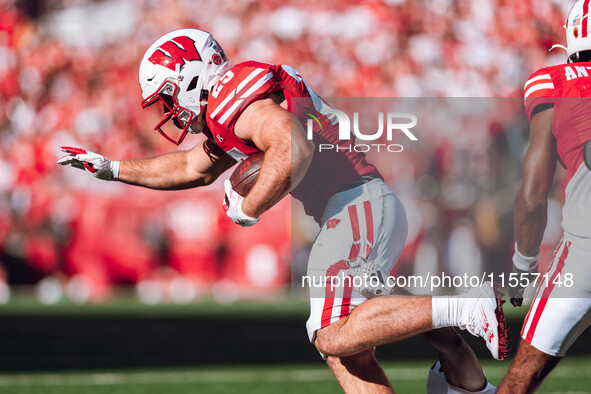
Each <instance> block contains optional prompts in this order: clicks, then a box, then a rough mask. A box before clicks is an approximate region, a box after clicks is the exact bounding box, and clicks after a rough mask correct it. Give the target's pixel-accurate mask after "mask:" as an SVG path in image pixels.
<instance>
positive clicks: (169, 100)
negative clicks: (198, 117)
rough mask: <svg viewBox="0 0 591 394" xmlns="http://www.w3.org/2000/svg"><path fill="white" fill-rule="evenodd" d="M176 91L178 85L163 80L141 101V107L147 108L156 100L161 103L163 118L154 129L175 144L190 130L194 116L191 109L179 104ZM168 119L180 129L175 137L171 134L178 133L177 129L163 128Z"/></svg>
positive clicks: (178, 143) (181, 140)
mask: <svg viewBox="0 0 591 394" xmlns="http://www.w3.org/2000/svg"><path fill="white" fill-rule="evenodd" d="M178 91H179V86H178V85H177V84H175V83H174V82H172V81H170V80H165V81H164V82H163V83H162V85H160V88H158V90H156V92H154V93H153V94H152V95H150V96H149V97H148V98H146V99H145V100H144V101H143V102H142V107H143V108H147V107H149V106H151V105H152V104H155V103H157V102H161V103H162V109H163V111H164V118H163V119H162V120H161V121H160V123H158V124H157V125H156V127H155V128H154V130H156V131H158V132H159V133H160V134H161V135H162V136H163V137H164V138H166V139H167V140H168V141H170V142H172V143H173V144H175V145H180V143H181V142H183V140H184V139H185V137H186V136H187V133H189V132H191V131H192V130H191V122H192V121H193V119H194V117H195V115H194V112H193V111H191V110H189V109H187V108H184V107H182V106H180V105H179V103H178ZM169 121H172V123H173V125H174V126H175V127H176V128H177V129H180V135H178V137H177V138H174V137H173V136H174V135H175V134H179V133H178V131H177V132H175V130H174V129H173V128H172V127H167V130H166V131H165V130H163V127H164V126H165V125H166V124H167V123H168V122H169Z"/></svg>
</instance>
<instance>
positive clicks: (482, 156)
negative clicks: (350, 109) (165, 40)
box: [0, 0, 572, 304]
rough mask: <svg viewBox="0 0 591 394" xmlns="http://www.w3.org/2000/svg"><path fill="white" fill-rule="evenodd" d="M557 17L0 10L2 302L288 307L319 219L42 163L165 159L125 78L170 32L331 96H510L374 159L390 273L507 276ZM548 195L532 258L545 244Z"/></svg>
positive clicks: (369, 10) (164, 145)
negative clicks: (84, 153) (382, 180)
mask: <svg viewBox="0 0 591 394" xmlns="http://www.w3.org/2000/svg"><path fill="white" fill-rule="evenodd" d="M571 5H572V4H571V2H570V1H558V0H554V1H551V0H544V1H541V0H538V1H527V2H521V1H511V0H471V1H468V0H455V1H454V0H423V1H414V0H413V1H411V0H384V1H336V0H332V1H324V0H323V1H320V0H305V1H300V0H297V1H296V0H282V1H277V0H266V1H255V0H253V1H243V0H241V1H230V0H223V1H195V0H158V1H156V0H101V1H91V0H45V1H36V0H22V1H17V0H0V302H7V301H8V300H9V298H10V289H11V288H15V287H14V286H17V285H33V286H34V289H35V291H36V294H37V296H38V297H39V300H40V301H42V302H44V303H48V304H51V303H57V302H61V301H62V300H64V299H70V300H72V301H75V302H101V301H104V300H107V299H108V298H109V296H110V295H111V294H112V292H113V289H114V288H118V287H119V286H120V285H130V286H133V287H132V288H133V289H134V290H135V291H137V295H138V296H139V297H140V299H142V300H143V301H144V302H147V303H157V302H190V301H192V300H194V299H196V298H199V297H202V296H210V295H213V296H214V297H215V298H216V299H219V300H220V301H225V302H227V301H232V300H235V299H237V298H243V297H249V298H253V297H264V296H266V295H269V294H276V293H277V292H284V291H286V290H287V289H288V288H289V278H290V262H292V260H293V263H294V264H296V267H295V268H296V269H295V271H296V272H297V271H301V270H302V269H303V268H302V267H303V264H305V263H304V262H305V254H306V252H305V251H306V246H308V245H309V244H310V243H311V242H312V239H313V236H314V232H315V229H314V224H311V223H310V222H309V221H302V220H300V218H299V217H300V215H299V214H298V212H299V211H298V207H297V204H295V205H293V207H292V204H291V201H289V200H288V199H286V200H285V201H283V202H282V203H281V204H279V206H277V207H275V208H274V209H273V210H271V211H270V212H269V213H267V214H265V216H264V217H263V220H262V221H261V222H260V224H258V225H257V226H255V227H253V228H250V229H242V228H240V227H238V226H235V225H234V224H233V223H231V222H230V221H229V220H228V219H227V218H226V217H225V215H224V214H223V211H222V208H221V199H222V196H223V191H222V187H221V184H220V183H219V182H218V183H216V184H214V185H213V186H212V187H209V188H207V189H205V190H190V191H181V192H157V191H151V190H143V189H140V188H134V187H129V186H126V185H123V184H119V183H117V182H110V183H107V182H102V181H98V180H95V179H94V178H92V177H90V176H88V175H86V174H83V173H82V172H81V171H78V170H74V169H71V168H61V167H58V166H57V165H56V164H55V162H56V160H57V158H59V157H60V152H59V151H58V147H59V146H62V145H73V146H81V147H84V148H87V149H89V150H93V151H96V152H100V153H101V154H103V155H105V156H107V157H109V158H112V159H125V158H139V157H147V156H153V155H156V154H160V153H164V152H169V151H173V150H175V149H176V147H175V146H173V145H172V144H170V143H169V142H167V141H166V140H164V139H163V138H162V137H161V136H160V135H159V134H158V133H157V132H154V131H153V127H154V126H155V125H156V123H157V122H158V121H159V120H160V117H159V114H158V112H157V111H150V110H145V111H144V110H142V109H141V104H140V103H141V94H140V89H139V86H138V82H137V70H138V67H139V61H140V59H141V56H142V55H143V53H144V51H145V49H146V48H147V47H148V46H149V45H150V44H151V43H152V42H153V41H154V40H155V39H156V38H157V37H159V36H160V35H162V34H164V33H166V32H168V31H170V30H174V29H177V28H181V27H197V28H202V29H205V30H209V31H211V32H212V33H213V34H214V36H215V37H216V38H217V40H218V41H219V42H220V44H221V45H222V46H223V48H224V49H225V51H226V53H227V54H228V55H229V57H230V59H232V61H233V62H234V63H239V62H241V61H246V60H259V61H265V62H270V63H282V64H289V65H291V66H293V67H294V68H296V69H297V70H298V71H299V72H300V73H301V74H302V75H303V76H304V78H305V79H306V80H307V82H308V83H309V84H310V85H311V86H312V87H313V89H314V90H315V91H316V92H317V93H318V94H319V95H321V96H323V97H326V98H330V97H435V98H437V97H466V98H468V99H461V98H458V99H457V100H459V101H457V103H464V104H465V106H466V107H468V108H470V106H471V105H473V103H474V102H475V101H474V100H473V99H469V98H472V97H479V98H480V97H482V98H489V99H485V100H495V102H498V103H502V102H503V100H508V101H507V102H509V103H510V105H509V106H508V108H512V109H513V110H512V111H509V113H512V116H513V115H514V116H513V117H510V118H511V121H510V122H504V121H495V116H490V115H491V114H492V113H494V114H498V113H499V112H498V111H497V112H489V116H486V117H484V118H482V117H476V116H474V117H468V118H467V119H466V120H465V122H463V124H462V125H461V127H458V128H454V129H451V130H443V129H439V128H438V127H437V123H436V122H435V124H432V126H431V128H430V129H429V130H427V129H423V131H422V132H423V133H425V134H423V135H422V136H423V137H424V138H423V141H424V143H420V144H417V145H413V147H412V148H409V149H408V150H406V151H405V152H404V153H403V154H401V156H400V160H397V159H396V157H395V156H394V157H392V156H387V157H386V158H385V157H384V156H380V157H376V158H374V160H375V161H377V162H378V163H377V164H378V166H379V168H380V170H381V171H382V173H383V174H384V175H385V177H386V180H387V182H388V183H389V184H390V185H391V186H392V187H393V188H394V190H395V191H396V192H397V193H398V194H400V195H401V197H402V198H403V200H404V203H405V205H406V208H407V212H408V216H409V220H410V231H409V239H408V246H407V248H406V250H405V252H404V254H403V256H402V258H401V264H400V265H399V269H400V271H401V272H402V273H407V272H422V271H425V270H432V269H438V270H446V271H451V272H472V271H475V272H479V271H482V270H486V271H491V270H496V271H498V272H500V271H503V270H507V269H508V267H509V266H510V264H511V263H510V256H511V254H512V245H513V238H512V237H513V234H512V205H513V198H514V195H515V193H516V191H517V188H518V186H519V178H520V163H521V159H522V156H523V153H524V150H525V148H526V146H527V145H526V144H527V136H526V135H525V131H526V128H527V124H526V122H524V120H523V114H521V112H522V101H521V99H520V97H521V94H522V87H523V84H524V82H525V81H526V80H527V78H528V76H529V75H530V74H531V73H532V72H533V71H535V70H537V69H538V68H540V67H542V66H544V65H548V64H555V63H559V62H563V61H565V55H564V53H562V52H560V51H556V52H551V53H549V52H548V48H549V47H550V46H551V45H552V44H554V43H564V33H563V28H562V26H563V24H564V21H565V15H566V14H567V12H568V10H569V8H570V6H571ZM502 97H510V98H509V99H502ZM430 100H433V99H430ZM462 100H463V101H462ZM329 101H330V99H329ZM503 106H506V105H505V104H503ZM419 136H421V134H420V132H419ZM198 138H199V137H195V136H190V137H188V138H187V140H186V141H185V142H184V145H183V147H184V148H189V147H191V146H192V145H191V144H192V143H197V141H198ZM419 138H421V137H419ZM563 182H564V176H563V175H560V176H559V177H557V186H560V185H561V183H563ZM560 190H561V188H560V187H557V188H556V194H555V196H554V199H553V200H552V202H551V204H550V221H549V225H548V230H547V237H546V238H545V242H544V253H545V256H547V255H548V253H551V250H552V248H553V243H554V242H556V240H557V238H558V237H559V236H560V203H561V199H562V196H561V192H560ZM290 207H291V208H292V209H293V210H294V213H295V215H294V220H293V221H292V220H291V213H292V212H291V211H292V209H290ZM292 257H293V259H292ZM546 260H547V259H546ZM543 265H544V263H543V264H542V266H543Z"/></svg>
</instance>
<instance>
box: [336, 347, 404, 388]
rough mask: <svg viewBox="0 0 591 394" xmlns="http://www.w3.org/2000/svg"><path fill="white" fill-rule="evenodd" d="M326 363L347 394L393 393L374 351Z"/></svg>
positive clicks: (366, 351)
mask: <svg viewBox="0 0 591 394" xmlns="http://www.w3.org/2000/svg"><path fill="white" fill-rule="evenodd" d="M326 362H327V364H328V366H329V367H330V369H331V371H332V373H333V374H334V376H335V377H336V379H337V381H338V382H339V385H340V386H341V388H342V389H343V391H344V392H345V393H380V394H381V393H393V392H394V389H392V386H391V385H390V382H389V381H388V378H387V377H386V374H385V373H384V370H383V369H382V367H381V366H380V364H379V363H378V361H377V360H376V358H375V354H374V350H373V349H370V350H365V351H363V352H361V353H358V354H355V355H352V356H346V357H332V356H329V357H327V358H326Z"/></svg>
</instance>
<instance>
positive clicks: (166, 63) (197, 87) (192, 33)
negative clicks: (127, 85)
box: [139, 29, 232, 145]
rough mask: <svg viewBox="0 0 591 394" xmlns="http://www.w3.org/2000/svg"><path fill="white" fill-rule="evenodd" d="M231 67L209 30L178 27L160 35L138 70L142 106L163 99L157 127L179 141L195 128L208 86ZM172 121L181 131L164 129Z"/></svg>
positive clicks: (173, 141) (169, 138)
mask: <svg viewBox="0 0 591 394" xmlns="http://www.w3.org/2000/svg"><path fill="white" fill-rule="evenodd" d="M231 67H232V63H231V62H230V61H229V60H228V58H227V56H226V54H225V53H224V50H223V49H222V47H221V46H220V44H218V43H217V41H216V40H215V39H214V38H213V37H212V35H211V34H210V33H208V32H206V31H203V30H199V29H179V30H175V31H172V32H170V33H167V34H165V35H163V36H162V37H160V38H159V39H157V40H156V41H155V42H154V43H153V44H152V45H151V46H150V48H148V50H147V51H146V53H145V54H144V57H143V58H142V62H141V64H140V71H139V80H140V88H141V89H142V97H143V102H142V106H143V107H144V108H146V107H148V106H150V105H152V104H154V103H156V102H158V101H160V102H162V106H163V109H164V118H163V119H162V121H161V122H160V123H158V125H156V127H155V128H154V130H157V131H158V132H159V133H160V134H162V136H164V138H166V139H167V140H169V141H170V142H172V143H174V144H176V145H179V144H180V143H181V142H182V141H183V140H184V139H185V137H186V135H187V133H188V132H194V131H193V130H192V129H191V121H192V120H193V119H196V118H197V116H199V114H200V113H201V112H202V111H203V110H204V109H205V105H206V104H207V98H208V95H209V90H210V89H211V88H212V87H213V85H214V84H215V83H216V82H217V81H218V80H219V79H220V77H221V76H222V75H224V73H225V72H226V71H228V70H229V69H230V68H231ZM169 121H172V124H174V126H176V128H178V129H180V134H179V133H178V131H176V133H175V131H174V130H175V128H174V127H168V126H167V130H166V132H165V131H164V130H163V129H162V128H163V127H164V125H165V124H166V123H168V122H169ZM169 125H170V124H169ZM175 137H176V138H175Z"/></svg>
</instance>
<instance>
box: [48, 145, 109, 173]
mask: <svg viewBox="0 0 591 394" xmlns="http://www.w3.org/2000/svg"><path fill="white" fill-rule="evenodd" d="M60 150H61V151H62V152H65V153H67V154H68V155H67V156H64V157H62V158H61V159H59V160H58V161H57V164H60V165H62V166H71V167H75V168H79V169H81V170H84V171H86V172H88V173H89V174H91V175H92V176H94V177H95V178H99V179H103V180H106V181H112V180H116V179H118V177H119V164H120V163H119V162H118V161H111V160H109V159H107V158H106V157H104V156H101V155H99V154H98V153H94V152H90V151H87V150H84V149H81V148H73V147H70V146H62V147H60Z"/></svg>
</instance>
